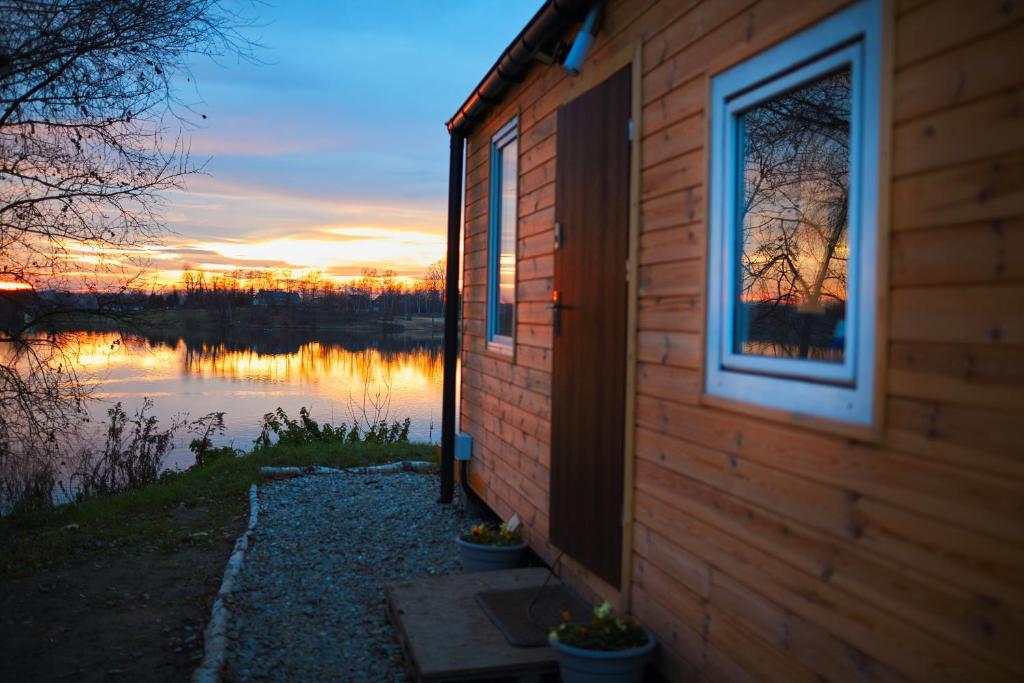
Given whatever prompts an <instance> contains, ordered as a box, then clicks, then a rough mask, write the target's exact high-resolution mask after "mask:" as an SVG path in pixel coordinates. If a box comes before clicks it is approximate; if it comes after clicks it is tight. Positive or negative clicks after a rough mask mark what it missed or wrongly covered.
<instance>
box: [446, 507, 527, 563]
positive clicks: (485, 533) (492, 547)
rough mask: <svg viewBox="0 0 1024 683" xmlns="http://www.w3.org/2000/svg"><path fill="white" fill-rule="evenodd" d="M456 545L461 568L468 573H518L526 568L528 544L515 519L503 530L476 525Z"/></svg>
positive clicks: (499, 527) (503, 524)
mask: <svg viewBox="0 0 1024 683" xmlns="http://www.w3.org/2000/svg"><path fill="white" fill-rule="evenodd" d="M455 542H456V543H458V545H459V555H461V556H462V568H463V569H465V570H466V571H467V572H488V571H496V570H499V569H515V568H516V567H520V566H522V564H523V553H524V551H525V550H526V543H525V542H524V541H523V532H522V527H520V526H519V520H518V519H517V518H516V517H513V518H512V519H511V520H509V521H508V522H502V524H501V526H495V525H493V524H486V523H484V524H477V525H476V526H475V527H473V528H472V529H470V530H469V533H466V534H463V535H462V536H461V537H459V538H456V539H455Z"/></svg>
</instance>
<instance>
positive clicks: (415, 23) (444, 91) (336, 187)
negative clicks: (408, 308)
mask: <svg viewBox="0 0 1024 683" xmlns="http://www.w3.org/2000/svg"><path fill="white" fill-rule="evenodd" d="M539 4H540V3H539V0H473V1H472V2H467V1H465V0H459V1H456V0H443V1H442V0H431V1H430V2H426V1H424V0H420V1H416V0H389V1H388V2H329V1H317V2H313V1H306V0H304V1H302V2H279V3H275V5H273V6H270V5H263V4H255V5H252V6H251V7H250V6H249V5H246V8H247V9H246V12H247V13H248V14H250V15H255V16H256V17H257V18H258V22H259V23H260V24H261V26H260V27H259V28H257V29H254V30H253V31H251V35H250V37H253V38H256V39H258V40H259V41H260V42H261V43H262V44H263V45H265V46H266V47H265V49H262V50H260V51H259V57H260V58H261V59H262V61H263V62H264V63H263V64H258V65H254V64H245V63H243V64H236V63H235V62H234V60H232V61H231V62H230V63H227V64H221V65H217V64H213V63H210V62H209V61H197V62H196V64H195V66H194V75H195V77H196V83H197V85H193V84H192V83H182V88H181V90H180V92H179V96H180V98H181V99H182V100H184V101H186V102H189V103H193V104H194V106H195V110H196V111H197V112H200V113H203V114H206V116H207V119H206V120H205V121H202V126H201V127H200V128H199V129H197V130H193V131H191V132H190V137H191V154H192V156H193V158H194V159H196V160H203V159H206V158H209V162H208V164H207V165H206V168H205V171H206V175H203V176H199V177H194V178H192V179H190V180H189V181H188V191H187V192H184V193H174V194H173V195H172V196H171V197H170V205H169V206H168V210H167V212H166V219H167V222H168V225H169V227H170V228H171V229H172V230H173V231H174V234H171V235H169V236H168V238H167V240H166V245H165V247H164V248H163V249H161V250H159V251H158V252H156V253H155V254H154V255H153V258H152V267H153V268H154V270H155V272H156V274H157V275H158V280H159V281H162V282H163V283H168V282H171V281H176V280H177V279H178V277H179V274H180V269H181V267H182V265H183V264H184V263H189V264H192V265H194V266H199V267H203V268H206V269H209V270H214V269H230V268H290V269H293V270H295V271H303V270H309V269H319V270H321V271H323V272H324V273H325V274H327V275H333V276H337V277H340V278H344V277H347V276H354V275H358V274H359V273H360V271H361V269H362V268H364V267H376V268H390V269H394V270H396V271H398V273H399V274H400V275H405V276H409V277H419V276H420V275H422V273H423V271H424V270H425V268H426V266H427V265H428V264H429V263H431V262H433V261H436V260H437V259H439V258H441V257H442V256H443V253H444V226H445V220H446V217H445V210H446V201H447V199H446V186H447V174H448V168H447V164H448V135H447V132H446V131H445V129H444V125H443V124H444V121H445V120H446V119H447V118H448V117H449V116H450V115H451V114H452V113H453V112H454V111H455V109H456V107H457V106H458V105H459V104H461V103H462V101H463V99H464V98H465V96H466V95H467V94H469V92H470V90H471V88H472V87H473V86H474V85H476V83H477V82H478V81H479V79H480V78H481V77H482V76H483V74H484V72H485V71H486V70H487V69H488V68H489V67H490V66H491V64H492V63H493V62H494V60H495V59H497V57H498V56H499V54H500V53H501V51H502V50H503V49H504V48H505V46H506V45H507V44H508V43H509V42H510V41H511V40H512V38H514V37H515V35H516V34H517V33H518V32H519V30H520V29H521V28H522V27H523V25H524V24H525V23H526V22H527V21H528V20H529V18H530V16H532V14H533V12H534V11H535V10H536V9H537V7H538V6H539Z"/></svg>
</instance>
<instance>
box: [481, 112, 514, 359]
mask: <svg viewBox="0 0 1024 683" xmlns="http://www.w3.org/2000/svg"><path fill="white" fill-rule="evenodd" d="M518 123H519V122H518V119H512V120H511V121H509V122H508V123H507V124H505V125H504V126H502V128H501V129H500V130H499V131H498V132H497V133H495V134H494V137H492V138H491V176H490V177H491V183H490V207H489V209H490V221H489V232H490V234H489V238H488V244H487V345H488V347H489V348H491V349H494V350H497V351H506V352H511V351H512V347H513V343H514V339H515V330H516V218H517V215H518V208H517V207H518V194H519V193H518V188H519V142H518V137H517V136H518V132H519V129H518Z"/></svg>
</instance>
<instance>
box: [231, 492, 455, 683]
mask: <svg viewBox="0 0 1024 683" xmlns="http://www.w3.org/2000/svg"><path fill="white" fill-rule="evenodd" d="M438 488H439V483H438V477H437V475H435V474H416V473H398V474H385V475H353V474H344V475H318V476H312V477H301V478H296V479H285V480H280V481H274V482H270V483H267V484H265V485H264V486H262V487H260V490H259V500H260V513H259V521H258V523H257V525H256V529H255V532H254V534H253V536H252V538H251V541H250V543H251V545H250V547H249V550H248V551H247V552H246V556H245V563H244V564H243V566H242V571H241V575H240V577H239V584H238V590H237V592H236V593H234V594H233V595H232V596H231V601H230V603H229V609H230V613H231V616H230V618H229V621H228V641H229V644H228V653H227V665H226V673H225V676H224V678H225V680H227V681H305V682H308V683H313V682H314V681H405V680H407V675H406V671H405V668H404V663H403V661H402V656H401V649H400V647H399V646H398V643H397V641H396V640H395V636H394V633H393V630H392V628H391V626H390V624H389V623H388V620H387V615H386V607H385V603H384V588H383V587H384V584H385V583H388V582H391V581H395V580H400V579H409V578H414V577H422V576H431V575H435V574H449V573H452V572H457V571H460V570H461V565H460V562H459V559H458V556H457V553H456V550H455V543H454V540H453V539H454V538H455V536H456V535H458V533H460V531H462V530H464V529H465V528H467V527H468V526H469V524H470V523H471V522H472V521H473V520H469V519H467V518H466V516H465V515H464V513H463V512H462V511H461V509H459V507H458V506H457V505H438V504H437V502H436V500H437V495H438Z"/></svg>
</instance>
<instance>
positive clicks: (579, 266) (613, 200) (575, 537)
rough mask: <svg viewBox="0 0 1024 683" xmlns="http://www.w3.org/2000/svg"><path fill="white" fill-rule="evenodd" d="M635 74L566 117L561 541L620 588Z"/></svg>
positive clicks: (555, 467)
mask: <svg viewBox="0 0 1024 683" xmlns="http://www.w3.org/2000/svg"><path fill="white" fill-rule="evenodd" d="M629 108H630V69H629V67H627V68H625V69H623V70H622V71H619V72H618V73H617V74H615V75H614V76H612V77H611V78H609V79H608V80H607V81H605V82H604V83H602V84H601V85H599V86H597V87H595V88H593V89H592V90H590V91H588V92H586V93H585V94H583V95H581V96H580V97H578V98H577V99H575V100H573V101H572V102H570V103H569V104H567V105H565V106H563V107H562V108H561V109H559V110H558V130H557V138H558V146H557V159H556V162H555V163H556V164H557V171H556V176H555V198H556V199H555V220H556V222H557V223H558V224H559V232H560V239H559V236H558V235H556V250H555V291H556V294H557V297H558V300H557V303H558V305H559V306H560V308H558V309H557V310H555V311H553V315H554V316H555V318H556V320H555V336H554V347H553V357H552V371H553V377H552V398H551V540H552V542H553V543H554V544H555V545H556V546H558V547H559V548H560V549H562V550H563V551H565V552H566V553H567V554H568V555H570V556H571V557H573V558H574V559H576V560H577V561H579V562H581V563H582V564H583V565H584V566H586V567H588V568H589V569H591V570H592V571H593V572H595V573H596V574H597V575H598V576H600V577H601V578H603V579H605V580H606V581H608V582H609V583H611V584H612V585H614V586H618V585H619V581H620V578H621V577H620V574H621V562H622V558H621V555H622V485H623V484H622V477H623V450H624V436H625V432H624V422H625V416H624V410H625V391H626V367H625V364H626V256H627V247H628V245H627V240H628V235H629V232H628V227H629V132H628V127H629Z"/></svg>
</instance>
